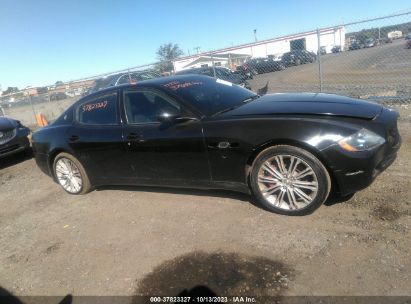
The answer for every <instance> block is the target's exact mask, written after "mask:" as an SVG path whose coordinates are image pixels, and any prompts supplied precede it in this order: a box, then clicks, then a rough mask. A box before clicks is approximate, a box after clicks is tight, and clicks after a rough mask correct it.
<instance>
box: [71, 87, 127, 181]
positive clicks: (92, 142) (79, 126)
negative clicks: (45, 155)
mask: <svg viewBox="0 0 411 304" xmlns="http://www.w3.org/2000/svg"><path fill="white" fill-rule="evenodd" d="M74 111H75V113H74V114H75V118H74V123H73V126H72V127H71V128H70V129H69V130H68V132H67V133H66V140H67V142H68V145H69V147H70V148H71V150H72V151H73V153H74V154H75V156H76V157H77V158H78V159H79V160H80V162H81V163H82V164H83V166H84V167H85V169H86V171H87V173H88V174H89V176H90V177H91V178H92V179H93V180H95V181H97V180H98V181H100V182H103V183H104V181H107V182H108V183H116V182H118V181H120V180H122V179H124V177H125V176H127V170H128V166H127V163H126V162H125V158H124V157H125V156H126V155H125V154H126V153H127V151H126V150H125V149H124V145H123V138H122V126H121V124H120V115H119V104H118V92H117V90H112V91H110V92H107V93H102V94H99V95H97V96H92V97H90V98H86V99H84V101H83V102H81V103H79V104H78V105H77V106H76V107H75V109H74Z"/></svg>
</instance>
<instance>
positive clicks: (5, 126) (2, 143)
mask: <svg viewBox="0 0 411 304" xmlns="http://www.w3.org/2000/svg"><path fill="white" fill-rule="evenodd" d="M29 134H30V129H29V128H27V127H25V126H23V125H22V124H21V123H20V121H18V120H15V119H12V118H7V117H0V158H3V157H6V156H9V155H11V154H15V153H19V152H23V151H26V150H28V149H29V148H30V142H29V139H28V135H29Z"/></svg>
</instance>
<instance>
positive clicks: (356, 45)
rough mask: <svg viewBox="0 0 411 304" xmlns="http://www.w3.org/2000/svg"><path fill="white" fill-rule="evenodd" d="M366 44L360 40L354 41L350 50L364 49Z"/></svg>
mask: <svg viewBox="0 0 411 304" xmlns="http://www.w3.org/2000/svg"><path fill="white" fill-rule="evenodd" d="M363 47H364V46H363V45H362V44H361V43H359V42H358V41H354V42H353V43H351V45H350V47H349V48H348V50H350V51H354V50H359V49H362V48H363Z"/></svg>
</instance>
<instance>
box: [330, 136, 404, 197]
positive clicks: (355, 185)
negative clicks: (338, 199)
mask: <svg viewBox="0 0 411 304" xmlns="http://www.w3.org/2000/svg"><path fill="white" fill-rule="evenodd" d="M400 147H401V138H400V137H398V141H397V142H396V144H395V145H393V146H392V145H390V144H389V143H385V144H384V145H382V146H380V147H378V148H377V149H376V150H373V151H365V152H355V153H352V152H346V151H343V150H342V149H341V148H340V147H339V146H338V147H337V146H334V147H332V148H329V149H327V151H324V152H325V154H326V157H327V158H328V159H329V160H330V161H331V163H333V164H338V165H337V166H336V167H334V168H331V170H332V173H333V176H334V178H335V182H336V183H337V185H338V189H337V190H338V192H339V193H340V194H341V195H348V194H351V193H354V192H356V191H359V190H361V189H364V188H366V187H368V186H369V185H371V184H372V182H373V181H374V180H375V178H376V177H377V176H378V175H379V174H380V173H382V172H383V171H384V170H385V169H387V168H388V167H389V166H390V165H391V164H392V163H393V162H394V161H395V159H396V158H397V152H398V150H399V148H400Z"/></svg>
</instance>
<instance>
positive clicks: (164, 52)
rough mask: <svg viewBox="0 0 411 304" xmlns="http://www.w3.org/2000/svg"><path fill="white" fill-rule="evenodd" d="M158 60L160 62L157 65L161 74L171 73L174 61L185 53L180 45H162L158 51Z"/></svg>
mask: <svg viewBox="0 0 411 304" xmlns="http://www.w3.org/2000/svg"><path fill="white" fill-rule="evenodd" d="M156 54H157V58H158V60H159V61H160V62H159V63H158V64H157V68H158V69H159V70H160V72H171V71H173V62H172V61H173V60H174V59H176V58H178V57H180V56H181V55H183V54H184V52H183V51H182V50H181V49H180V47H179V46H178V44H175V43H174V44H173V43H171V42H170V43H165V44H163V45H160V47H159V48H158V51H157V53H156Z"/></svg>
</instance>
